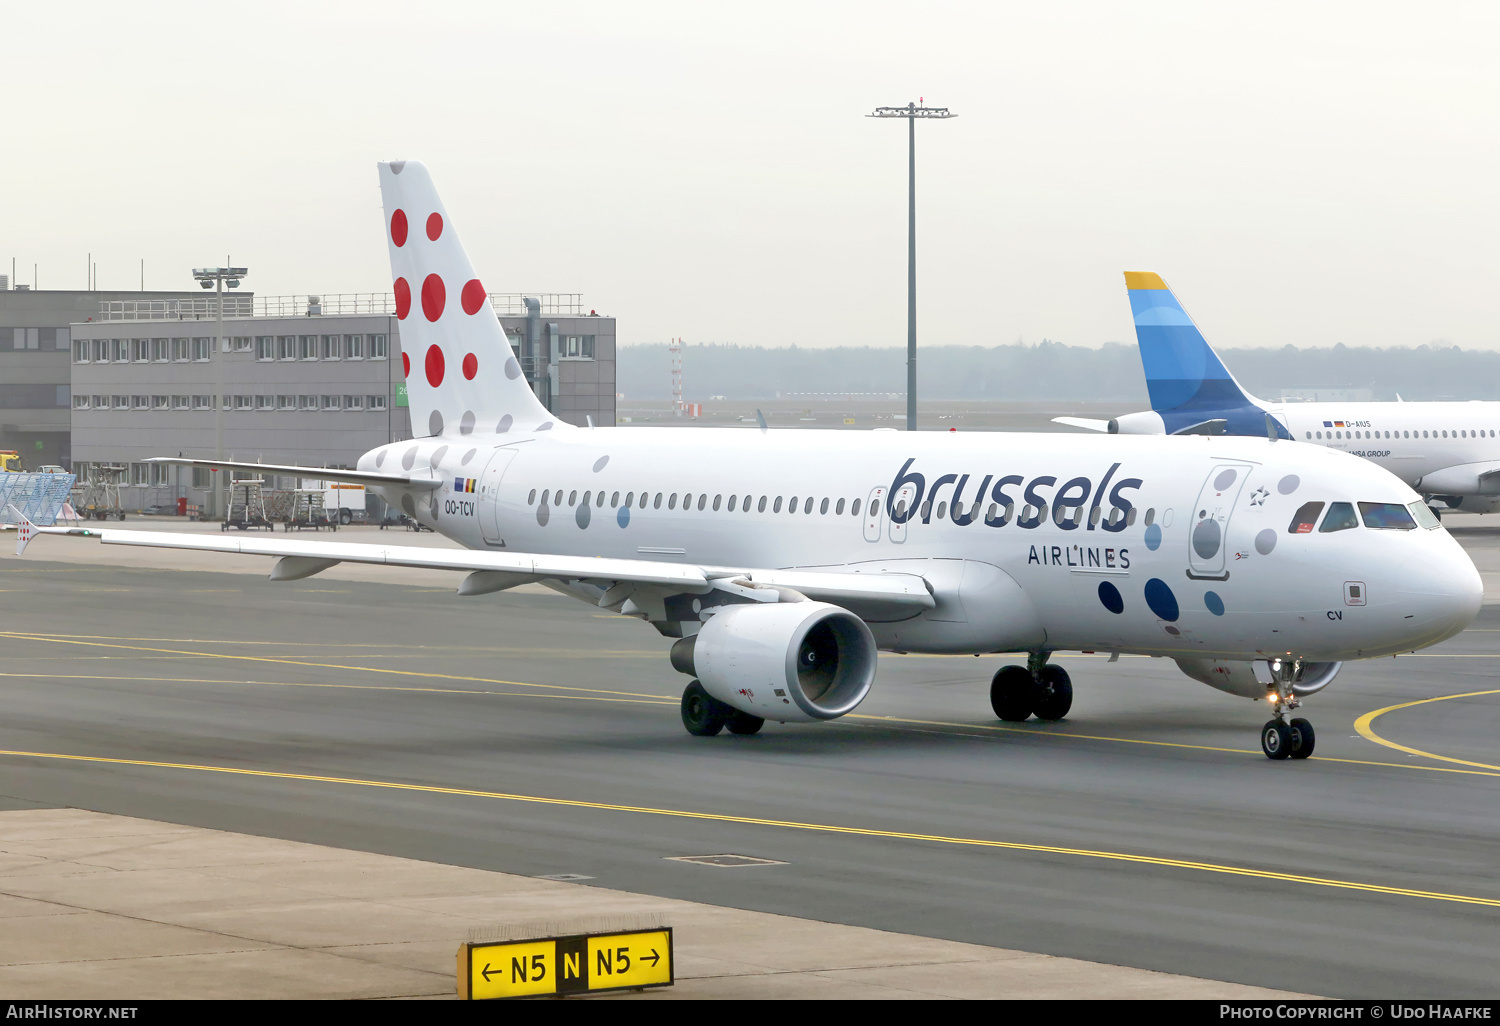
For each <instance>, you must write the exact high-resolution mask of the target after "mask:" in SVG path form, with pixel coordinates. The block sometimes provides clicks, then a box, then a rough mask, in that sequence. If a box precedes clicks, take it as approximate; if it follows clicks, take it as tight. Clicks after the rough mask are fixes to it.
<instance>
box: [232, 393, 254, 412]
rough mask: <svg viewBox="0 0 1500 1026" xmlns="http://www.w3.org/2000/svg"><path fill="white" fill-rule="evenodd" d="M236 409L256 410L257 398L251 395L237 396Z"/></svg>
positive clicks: (235, 399)
mask: <svg viewBox="0 0 1500 1026" xmlns="http://www.w3.org/2000/svg"><path fill="white" fill-rule="evenodd" d="M234 408H235V409H236V410H250V409H254V408H255V397H254V396H249V395H237V396H235V397H234Z"/></svg>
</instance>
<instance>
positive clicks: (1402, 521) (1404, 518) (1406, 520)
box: [1359, 502, 1417, 531]
mask: <svg viewBox="0 0 1500 1026" xmlns="http://www.w3.org/2000/svg"><path fill="white" fill-rule="evenodd" d="M1359 515H1360V519H1362V520H1363V521H1364V522H1365V526H1366V527H1368V528H1371V529H1373V530H1376V531H1415V530H1416V529H1417V522H1416V521H1415V520H1413V519H1412V518H1411V514H1410V513H1408V512H1407V510H1406V507H1405V506H1403V505H1401V504H1400V503H1399V502H1361V503H1360V504H1359Z"/></svg>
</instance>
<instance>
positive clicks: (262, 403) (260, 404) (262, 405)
mask: <svg viewBox="0 0 1500 1026" xmlns="http://www.w3.org/2000/svg"><path fill="white" fill-rule="evenodd" d="M255 408H256V409H257V410H274V409H276V397H275V396H274V395H258V396H256V397H255Z"/></svg>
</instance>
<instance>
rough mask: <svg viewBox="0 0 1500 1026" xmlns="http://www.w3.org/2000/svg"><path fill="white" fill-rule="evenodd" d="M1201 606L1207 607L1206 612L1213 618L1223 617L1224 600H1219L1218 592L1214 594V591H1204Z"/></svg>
mask: <svg viewBox="0 0 1500 1026" xmlns="http://www.w3.org/2000/svg"><path fill="white" fill-rule="evenodd" d="M1203 604H1204V605H1205V606H1207V607H1208V611H1209V612H1210V613H1212V614H1214V615H1215V616H1223V615H1224V600H1223V599H1221V598H1219V594H1218V592H1214V591H1206V592H1204V593H1203Z"/></svg>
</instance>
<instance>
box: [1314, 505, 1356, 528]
mask: <svg viewBox="0 0 1500 1026" xmlns="http://www.w3.org/2000/svg"><path fill="white" fill-rule="evenodd" d="M1358 526H1359V520H1358V519H1357V518H1356V517H1355V515H1354V503H1352V502H1331V503H1329V504H1328V515H1327V516H1326V517H1324V518H1323V524H1322V526H1320V527H1319V528H1318V533H1319V534H1328V533H1330V532H1332V531H1347V530H1349V528H1351V527H1358Z"/></svg>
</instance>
